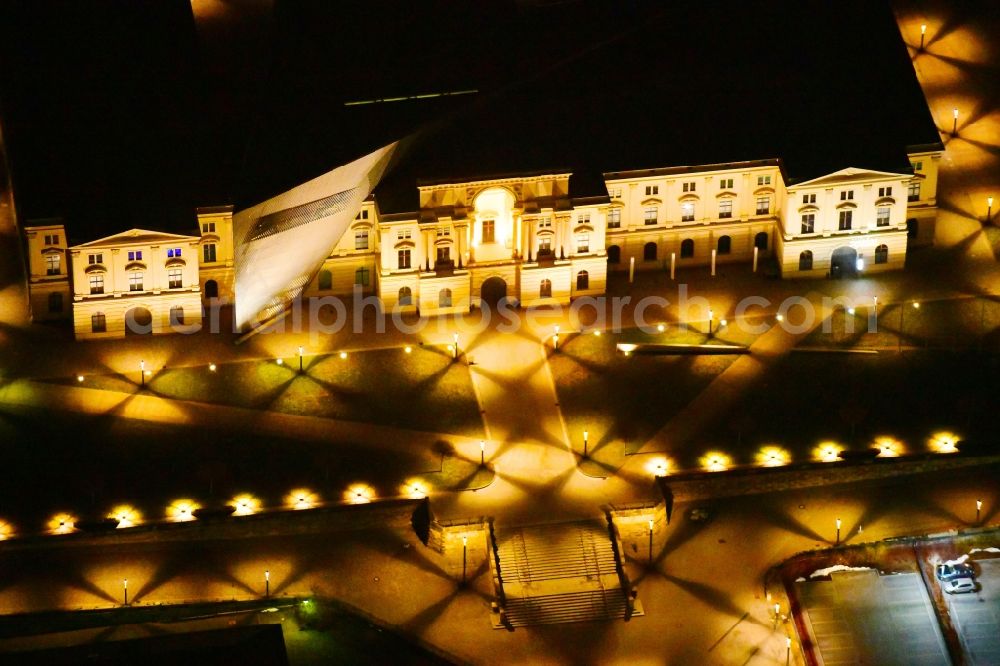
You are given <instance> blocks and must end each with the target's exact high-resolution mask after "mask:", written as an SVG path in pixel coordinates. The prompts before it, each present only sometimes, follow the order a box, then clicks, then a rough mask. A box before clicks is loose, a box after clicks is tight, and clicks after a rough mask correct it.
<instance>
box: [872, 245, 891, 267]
mask: <svg viewBox="0 0 1000 666" xmlns="http://www.w3.org/2000/svg"><path fill="white" fill-rule="evenodd" d="M888 261H889V246H888V245H884V244H883V245H879V246H878V247H877V248H875V263H876V264H884V263H888Z"/></svg>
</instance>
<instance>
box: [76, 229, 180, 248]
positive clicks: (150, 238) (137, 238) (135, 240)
mask: <svg viewBox="0 0 1000 666" xmlns="http://www.w3.org/2000/svg"><path fill="white" fill-rule="evenodd" d="M198 240H199V237H198V236H182V235H180V234H169V233H166V232H162V231H150V230H148V229H129V230H128V231H123V232H122V233H120V234H113V235H111V236H105V237H104V238H98V239H97V240H92V241H90V242H87V243H81V244H79V245H74V246H72V247H70V249H71V250H94V249H98V248H105V247H124V246H126V245H149V244H151V243H172V242H175V241H184V242H191V241H196V242H197V241H198Z"/></svg>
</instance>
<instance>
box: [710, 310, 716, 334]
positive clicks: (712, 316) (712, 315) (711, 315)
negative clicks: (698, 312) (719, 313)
mask: <svg viewBox="0 0 1000 666" xmlns="http://www.w3.org/2000/svg"><path fill="white" fill-rule="evenodd" d="M714 318H715V313H714V312H712V308H709V309H708V334H709V335H712V319H714Z"/></svg>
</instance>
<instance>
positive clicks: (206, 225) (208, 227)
mask: <svg viewBox="0 0 1000 666" xmlns="http://www.w3.org/2000/svg"><path fill="white" fill-rule="evenodd" d="M201 233H203V234H214V233H215V222H203V223H202V225H201Z"/></svg>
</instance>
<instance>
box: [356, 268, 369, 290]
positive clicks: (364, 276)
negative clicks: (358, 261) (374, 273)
mask: <svg viewBox="0 0 1000 666" xmlns="http://www.w3.org/2000/svg"><path fill="white" fill-rule="evenodd" d="M369 279H370V275H369V271H368V269H367V268H359V269H358V270H356V271H354V284H357V285H360V286H362V287H367V286H368V281H369Z"/></svg>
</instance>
